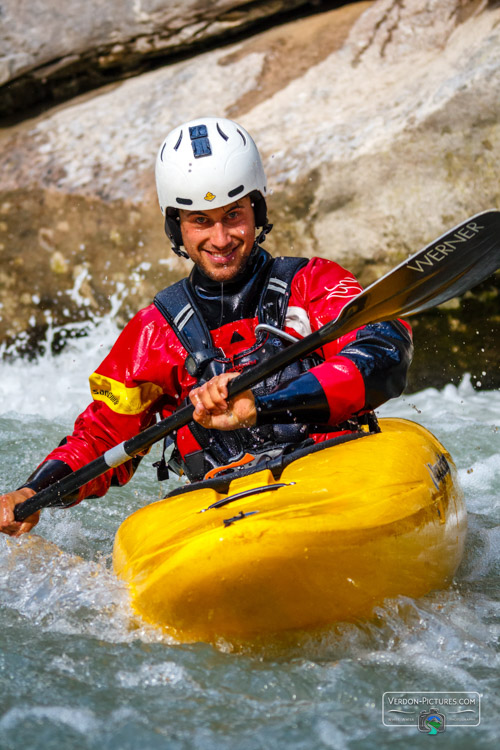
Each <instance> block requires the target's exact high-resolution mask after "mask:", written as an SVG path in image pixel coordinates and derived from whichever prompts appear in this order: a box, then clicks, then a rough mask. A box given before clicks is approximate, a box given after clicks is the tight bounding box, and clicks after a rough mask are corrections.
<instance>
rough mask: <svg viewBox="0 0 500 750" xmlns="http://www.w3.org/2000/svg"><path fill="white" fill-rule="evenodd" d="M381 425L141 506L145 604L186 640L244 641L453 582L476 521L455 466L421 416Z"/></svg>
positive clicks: (124, 553)
mask: <svg viewBox="0 0 500 750" xmlns="http://www.w3.org/2000/svg"><path fill="white" fill-rule="evenodd" d="M380 427H381V432H380V433H377V434H370V435H366V436H364V437H360V438H358V439H355V440H349V441H346V442H341V443H340V444H335V443H333V444H331V443H332V441H330V444H328V443H326V444H324V445H325V447H323V446H321V445H319V446H318V445H317V446H314V447H313V448H308V449H301V450H300V451H298V452H297V453H294V454H292V455H291V456H289V457H287V458H286V459H285V460H284V461H283V462H282V463H281V464H280V462H279V460H277V459H274V460H271V461H270V462H269V463H268V464H267V465H266V466H264V467H263V468H262V469H260V468H259V469H257V470H256V469H255V468H254V469H253V470H249V469H247V470H245V467H243V469H240V470H238V471H232V472H231V473H230V474H229V475H222V476H218V477H215V478H214V479H211V480H208V481H207V482H199V483H196V484H194V485H186V486H185V487H183V488H181V490H180V491H178V492H177V494H174V496H173V497H168V498H166V499H165V500H161V501H159V502H156V503H152V504H151V505H148V506H146V507H144V508H141V509H140V510H138V511H137V512H135V513H134V514H133V515H131V516H130V517H129V518H127V519H126V520H125V521H124V522H123V524H122V525H121V526H120V528H119V529H118V532H117V535H116V539H115V546H114V553H113V563H114V569H115V571H116V574H117V575H118V576H119V577H120V578H121V579H123V580H124V581H126V582H127V583H128V585H129V589H130V596H131V602H132V606H133V608H134V610H135V611H136V612H137V613H138V614H139V615H140V616H141V617H142V618H143V619H144V620H146V621H147V622H149V623H152V624H154V625H157V626H159V627H161V628H163V629H164V630H165V631H166V632H167V633H169V634H171V635H173V636H174V637H175V638H176V639H178V640H179V641H182V642H188V641H205V642H216V641H218V640H219V639H224V640H226V641H232V642H240V643H241V642H251V641H252V640H261V639H262V637H264V638H267V637H272V636H278V635H280V634H285V633H288V632H290V631H304V630H305V631H310V630H314V629H317V628H322V627H324V626H327V625H329V624H332V623H335V622H338V621H356V620H360V619H363V618H367V617H369V616H370V614H371V613H372V611H373V608H374V607H375V606H376V605H379V604H381V603H382V602H383V600H384V599H385V598H386V597H394V596H397V595H406V596H410V597H418V596H422V595H423V594H426V593H427V592H429V591H431V590H433V589H441V588H443V587H445V586H447V585H448V584H449V583H450V581H451V580H452V578H453V575H454V573H455V571H456V569H457V567H458V565H459V563H460V560H461V558H462V553H463V547H464V540H465V534H466V526H467V515H466V510H465V504H464V499H463V493H462V491H461V489H460V486H459V484H458V481H457V475H456V469H455V466H454V464H453V461H452V459H451V457H450V455H449V454H448V453H447V451H446V450H445V448H444V447H443V446H442V445H441V444H440V443H439V442H438V441H437V440H436V438H435V437H434V436H433V435H432V434H431V433H430V432H428V431H427V430H426V429H424V428H423V427H421V426H419V425H417V424H415V423H413V422H410V421H407V420H403V419H382V420H380ZM297 456H298V457H297Z"/></svg>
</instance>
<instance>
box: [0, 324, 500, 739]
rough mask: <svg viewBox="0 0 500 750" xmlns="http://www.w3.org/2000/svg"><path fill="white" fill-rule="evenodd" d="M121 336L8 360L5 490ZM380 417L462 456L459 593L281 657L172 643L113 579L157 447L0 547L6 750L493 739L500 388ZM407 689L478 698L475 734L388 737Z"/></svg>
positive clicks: (111, 329) (438, 398)
mask: <svg viewBox="0 0 500 750" xmlns="http://www.w3.org/2000/svg"><path fill="white" fill-rule="evenodd" d="M116 334H117V330H116V328H115V326H114V324H113V323H112V322H111V320H110V319H105V320H102V321H100V322H99V323H98V324H97V325H96V326H95V327H94V329H93V330H92V333H91V334H90V335H89V336H88V337H87V338H85V339H77V340H74V341H73V342H72V343H71V344H70V345H69V346H68V347H67V349H66V350H65V351H64V352H63V353H62V354H61V355H59V356H57V357H52V356H51V355H50V354H49V353H45V355H44V356H42V357H40V358H39V360H38V361H36V362H33V363H25V362H23V361H21V360H14V361H13V362H11V363H5V362H4V363H2V364H0V428H1V432H0V452H1V458H2V461H1V462H0V487H1V488H2V489H7V488H10V487H14V486H17V485H19V484H21V483H22V482H23V481H24V479H25V478H26V476H27V475H28V474H29V473H30V472H31V471H32V469H33V468H34V466H35V465H36V464H37V462H38V461H39V460H41V459H42V458H43V457H44V455H45V454H46V453H47V452H48V450H49V449H50V448H51V447H52V446H53V445H54V444H56V442H57V441H59V440H60V438H61V437H62V436H64V435H65V434H66V433H67V431H68V430H70V429H71V425H72V422H73V420H74V418H75V417H76V415H77V414H78V413H79V411H81V409H82V408H83V407H84V406H85V405H86V404H87V402H88V400H89V396H90V394H89V389H88V383H87V378H88V375H89V374H90V373H91V372H92V371H93V369H94V368H95V367H96V365H97V364H98V363H99V361H100V360H101V359H102V358H103V356H104V355H105V353H106V352H107V351H108V349H109V347H110V345H111V344H112V342H113V340H114V339H115V337H116ZM380 413H381V414H383V415H391V416H392V415H397V416H403V417H407V418H409V419H414V420H416V421H418V422H420V423H421V424H423V425H425V426H426V427H428V428H429V429H431V431H432V432H434V434H436V436H437V437H438V438H439V439H440V440H441V441H442V442H443V443H444V444H445V445H446V446H447V448H448V449H449V450H450V452H451V453H452V455H453V457H454V459H455V461H456V463H457V466H458V468H459V475H460V479H461V482H462V485H463V487H464V490H465V493H466V498H467V505H468V509H469V526H470V532H469V537H468V542H467V551H466V557H465V560H464V563H463V565H462V567H461V569H460V571H459V574H458V576H457V582H456V584H455V586H454V587H452V588H451V589H450V590H448V591H443V592H436V593H434V594H431V595H429V596H428V597H424V598H423V599H421V600H418V601H413V600H410V599H400V600H395V601H391V602H387V603H386V605H385V606H384V607H382V608H380V611H379V617H378V620H377V621H376V622H375V623H370V624H366V625H365V626H354V625H346V626H337V627H335V628H333V629H332V630H331V631H328V632H327V633H325V634H323V636H322V637H316V638H313V639H311V640H310V642H306V643H304V644H302V645H301V647H300V648H297V649H295V650H293V651H291V652H289V653H287V654H278V655H277V654H266V653H260V654H252V653H247V654H233V653H230V649H228V647H227V646H226V647H225V648H221V649H219V650H216V649H214V648H212V647H210V646H206V645H203V644H193V645H189V646H179V645H176V644H174V643H171V642H168V641H167V640H166V639H165V638H164V637H162V636H161V635H160V634H159V633H158V632H157V631H155V630H154V629H152V628H149V627H145V626H144V625H143V624H142V623H140V622H138V621H137V620H136V619H135V618H134V617H133V615H132V614H131V612H130V610H129V608H128V602H127V596H126V592H125V591H124V589H123V587H122V585H121V584H120V583H119V582H117V581H116V579H115V578H114V576H113V574H112V572H111V570H110V555H111V549H112V543H113V538H114V533H115V531H116V528H117V527H118V525H119V523H120V522H121V520H123V519H124V518H125V517H126V516H127V515H129V514H130V513H131V512H132V511H133V510H134V509H135V508H137V507H139V506H140V505H142V504H144V503H146V502H150V501H151V500H152V499H154V498H156V497H158V496H159V494H160V492H161V491H162V488H160V487H159V485H158V483H157V482H156V481H155V478H154V470H153V469H152V468H151V464H152V463H153V462H154V461H155V460H157V457H158V450H154V451H153V455H150V456H148V457H147V458H146V459H145V460H144V461H143V463H142V465H141V467H140V470H139V471H138V474H137V475H136V477H134V480H133V482H131V483H130V484H129V485H128V486H127V487H125V488H122V489H121V490H112V491H111V492H110V493H109V494H108V496H107V497H106V498H103V499H101V500H89V501H85V502H84V503H82V504H81V505H80V506H78V507H77V508H74V509H71V510H66V511H60V510H52V511H45V512H44V513H43V514H42V516H43V517H42V521H41V522H40V524H39V526H38V527H37V530H36V534H33V535H31V536H26V537H23V538H21V539H19V540H11V539H7V538H1V539H0V607H1V608H0V688H1V695H2V705H1V706H0V747H1V748H2V750H11V749H15V750H18V749H19V750H20V749H21V748H23V750H24V749H25V748H29V750H32V749H38V748H40V750H42V748H43V750H50V749H51V748H57V749H58V750H60V748H64V750H72V748H75V750H76V748H78V750H81V748H91V749H92V750H94V748H95V749H96V750H97V748H99V750H103V749H106V748H113V749H116V750H127V748H130V749H131V750H132V749H133V750H136V749H137V748H139V747H140V748H142V749H143V750H150V749H151V750H153V749H156V748H169V750H170V748H183V749H184V748H186V750H187V749H189V750H190V749H191V748H200V750H201V748H203V750H210V749H211V748H228V749H229V748H235V747H237V748H238V749H239V748H244V749H246V748H248V749H253V748H255V750H257V749H258V750H262V748H267V747H269V748H271V747H273V748H275V747H279V748H282V747H283V748H284V747H286V748H292V750H299V749H301V748H311V747H313V748H320V749H323V748H352V749H353V750H357V749H358V748H367V749H371V748H373V749H375V748H379V747H391V748H407V747H408V748H410V747H415V746H417V745H420V743H422V744H425V743H429V742H433V741H435V742H439V743H440V745H441V746H446V747H452V746H453V747H454V748H466V747H467V748H470V747H474V748H493V747H496V745H497V743H498V736H499V735H498V730H497V723H498V721H497V717H498V709H499V706H500V694H499V690H498V677H497V674H498V662H499V659H498V638H499V635H500V617H499V614H500V613H499V597H498V571H499V562H500V534H499V521H500V460H499V453H500V451H499V442H500V441H499V424H500V393H499V392H478V391H475V390H473V388H472V386H471V384H470V381H469V379H468V378H465V379H464V380H463V382H462V383H461V384H460V386H458V387H455V386H451V385H450V386H447V387H446V388H445V389H443V390H442V391H436V390H433V389H427V390H425V391H422V392H420V393H417V394H413V395H411V396H405V397H403V398H401V399H399V400H397V401H395V402H393V403H391V404H388V405H386V406H385V407H384V408H383V409H381V410H380ZM164 490H165V487H163V491H164ZM395 574H397V571H395ZM403 689H404V690H447V691H451V690H467V691H473V690H475V691H477V692H480V693H481V694H482V712H483V713H482V720H481V725H480V726H479V727H477V728H472V727H471V728H468V729H462V728H459V727H458V728H450V729H449V730H447V731H446V732H445V733H444V734H442V735H441V736H440V737H439V739H436V740H432V739H427V738H425V737H423V735H422V734H420V733H418V732H417V730H416V729H414V728H394V727H390V728H388V727H384V726H383V725H382V721H381V709H380V706H381V696H382V693H383V692H385V691H389V690H403Z"/></svg>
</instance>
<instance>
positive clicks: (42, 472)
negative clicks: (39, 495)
mask: <svg viewBox="0 0 500 750" xmlns="http://www.w3.org/2000/svg"><path fill="white" fill-rule="evenodd" d="M71 472H72V469H71V467H70V466H68V464H65V463H64V461H59V460H58V459H54V458H52V459H49V460H48V461H45V463H43V464H41V466H39V467H38V469H35V471H34V472H33V474H32V475H31V476H30V477H28V479H27V481H26V482H25V483H24V484H23V487H29V488H30V489H32V490H35V492H40V490H44V489H45V488H46V487H49V486H50V485H51V484H54V482H57V480H58V479H62V478H63V477H67V476H68V474H71ZM19 489H22V488H21V487H20V488H19ZM67 499H68V500H69V499H70V498H67Z"/></svg>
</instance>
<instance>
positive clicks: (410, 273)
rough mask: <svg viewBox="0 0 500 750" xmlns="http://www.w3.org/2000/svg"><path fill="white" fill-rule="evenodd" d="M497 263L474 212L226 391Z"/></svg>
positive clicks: (114, 453)
mask: <svg viewBox="0 0 500 750" xmlns="http://www.w3.org/2000/svg"><path fill="white" fill-rule="evenodd" d="M499 267H500V211H498V210H490V211H485V212H483V213H480V214H476V215H475V216H472V217H471V218H469V219H467V220H466V221H465V222H463V223H462V224H459V225H458V226H456V227H454V229H452V230H450V231H449V232H446V234H443V235H442V236H441V237H439V238H438V239H437V240H436V241H435V242H433V243H432V244H430V245H427V247H425V248H424V249H423V250H421V251H420V252H418V253H416V254H415V255H412V256H411V257H410V258H409V259H407V260H405V261H403V262H402V263H400V264H399V265H398V266H396V268H394V269H393V270H392V271H389V272H388V273H387V274H385V276H383V277H382V278H381V279H378V280H377V281H375V282H374V283H373V284H371V285H370V286H369V287H367V288H366V289H365V290H364V291H363V292H361V293H360V294H358V295H357V296H356V297H353V298H352V299H351V300H349V302H347V303H346V305H344V307H343V308H342V310H341V311H340V314H339V315H338V317H337V318H336V319H335V320H333V321H331V322H330V323H327V324H326V325H324V326H323V327H322V328H320V329H319V330H317V331H314V332H313V333H311V334H310V335H309V336H306V337H305V338H303V339H301V340H300V341H297V342H296V343H295V344H292V345H291V346H289V347H288V348H287V349H284V350H283V351H281V352H279V353H278V354H276V355H274V356H273V357H271V358H270V359H269V360H267V362H261V363H260V364H258V365H256V366H255V367H252V368H248V369H247V370H246V371H245V372H243V373H242V374H241V375H238V377H237V378H234V380H231V381H230V383H229V387H228V390H229V395H230V396H235V395H237V394H238V393H242V392H243V391H245V390H247V389H248V388H252V387H253V386H255V385H257V383H259V382H260V381H262V380H264V379H265V378H267V377H269V376H270V375H272V374H274V373H275V372H278V371H279V370H281V369H282V368H283V367H286V366H287V365H289V364H291V363H292V362H294V361H296V360H297V359H301V358H303V357H305V356H307V355H308V354H311V352H313V351H315V350H316V349H319V348H321V347H322V346H324V345H325V344H327V343H329V342H330V341H334V340H335V339H337V338H339V337H340V336H343V335H344V334H345V333H348V332H349V331H352V330H354V329H355V328H358V327H360V326H362V325H367V324H368V323H377V322H380V321H382V320H394V319H395V318H398V317H403V316H409V315H415V313H419V312H422V311H423V310H427V309H429V308H430V307H435V306H436V305H440V304H442V303H443V302H446V300H449V299H451V298H452V297H458V296H459V295H461V294H464V292H466V291H468V290H469V289H471V288H472V287H474V286H476V285H477V284H479V283H480V282H481V281H484V280H485V279H487V278H488V276H490V275H491V274H492V273H494V272H495V271H496V270H497V269H498V268H499ZM193 411H194V408H193V406H192V405H189V406H185V407H183V408H182V409H179V410H178V411H176V412H175V413H174V414H172V416H170V417H167V418H166V419H163V420H161V421H160V422H157V423H156V424H155V425H153V426H152V427H148V428H147V429H146V430H144V431H143V432H140V433H139V434H138V435H134V437H131V438H130V439H129V440H125V441H124V442H123V443H120V444H119V445H116V446H114V447H113V448H110V449H109V450H108V451H106V453H104V454H103V455H102V456H100V457H99V458H96V459H95V460H94V461H91V462H90V463H89V464H87V466H83V467H82V468H81V469H78V470H77V471H75V472H73V473H72V474H69V475H68V476H66V477H64V478H63V479H60V480H59V481H57V482H55V483H54V484H52V485H50V487H47V488H46V489H44V490H41V491H40V492H38V493H37V494H36V495H34V496H33V497H31V498H29V499H28V500H26V501H25V502H24V503H20V504H19V505H17V506H16V508H15V518H16V520H17V521H23V520H24V519H25V518H27V517H28V516H30V515H31V514H32V513H34V512H35V511H37V510H40V509H41V508H45V507H48V506H51V505H59V504H60V503H61V500H62V499H63V498H64V497H66V496H67V495H71V494H73V493H74V492H75V491H76V490H78V489H79V488H80V487H83V485H85V484H87V482H90V481H91V480H93V479H96V478H97V477H99V476H100V475H101V474H104V473H105V472H106V471H108V470H109V469H110V468H113V467H116V466H120V465H121V464H123V463H125V461H128V460H129V459H130V458H132V457H133V456H136V455H137V454H138V453H142V452H143V451H145V450H147V449H148V448H150V447H151V446H152V445H153V444H154V443H156V442H158V441H159V440H161V439H162V438H164V437H166V436H167V435H169V434H170V433H172V432H175V430H178V429H180V428H181V427H183V426H184V425H186V424H188V422H190V421H191V419H192V417H193Z"/></svg>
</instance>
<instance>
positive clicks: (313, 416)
mask: <svg viewBox="0 0 500 750" xmlns="http://www.w3.org/2000/svg"><path fill="white" fill-rule="evenodd" d="M254 397H255V408H256V410H257V427H260V426H261V425H265V424H291V423H293V422H297V423H301V424H328V420H329V417H330V408H329V406H328V399H327V398H326V395H325V392H324V390H323V388H322V387H321V385H320V383H319V381H318V380H317V378H315V377H314V375H312V374H311V373H310V372H305V373H304V374H303V375H300V376H299V377H298V378H296V379H295V380H291V381H289V382H288V383H285V384H284V385H282V386H281V387H280V388H278V389H277V390H275V391H273V392H272V393H265V394H260V395H258V396H257V395H255V394H254Z"/></svg>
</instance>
